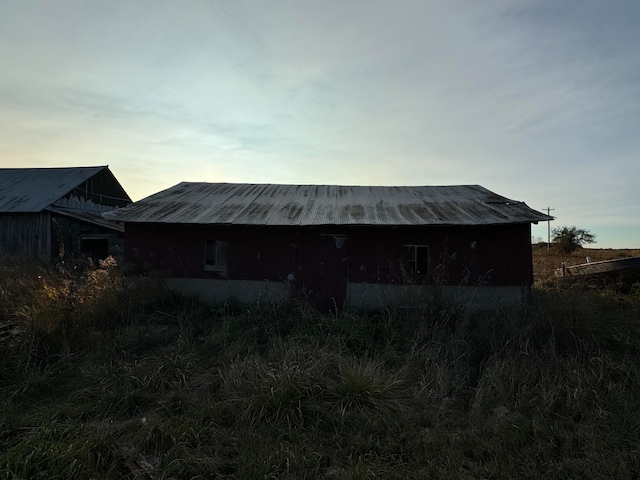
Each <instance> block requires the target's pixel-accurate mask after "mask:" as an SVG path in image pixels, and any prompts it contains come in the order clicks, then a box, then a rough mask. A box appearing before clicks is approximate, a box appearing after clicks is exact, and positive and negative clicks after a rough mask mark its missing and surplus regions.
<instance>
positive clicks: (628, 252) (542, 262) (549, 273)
mask: <svg viewBox="0 0 640 480" xmlns="http://www.w3.org/2000/svg"><path fill="white" fill-rule="evenodd" d="M587 257H589V258H590V259H591V261H592V262H599V261H601V260H615V259H618V258H626V257H640V249H620V250H614V249H610V248H579V249H577V250H574V251H573V252H571V253H562V252H560V251H559V250H558V249H557V248H556V247H555V246H554V245H552V246H551V248H550V249H549V250H547V245H546V244H540V245H535V246H534V247H533V273H534V281H535V283H536V284H538V285H540V284H541V283H544V282H546V281H547V280H549V279H551V278H553V277H554V273H553V272H554V270H555V269H556V268H559V267H560V265H561V264H562V263H563V262H565V263H566V264H567V265H568V266H571V265H579V264H581V263H586V259H587Z"/></svg>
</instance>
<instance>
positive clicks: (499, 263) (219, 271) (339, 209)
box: [105, 182, 551, 311]
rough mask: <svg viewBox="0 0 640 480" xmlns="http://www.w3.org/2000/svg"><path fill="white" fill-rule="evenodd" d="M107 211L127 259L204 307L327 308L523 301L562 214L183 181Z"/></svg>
mask: <svg viewBox="0 0 640 480" xmlns="http://www.w3.org/2000/svg"><path fill="white" fill-rule="evenodd" d="M105 216H106V217H107V218H109V219H112V220H118V221H122V222H124V224H125V231H126V240H127V243H126V248H125V261H126V262H127V263H130V264H132V265H133V266H134V267H135V268H136V269H137V271H138V272H140V273H144V272H149V271H151V270H157V271H162V272H163V274H164V276H165V277H166V281H167V285H168V286H169V287H170V288H172V289H175V290H178V291H181V292H184V293H192V294H196V295H199V296H200V297H202V298H203V299H204V300H205V301H209V302H213V303H215V302H225V301H235V302H238V303H241V304H250V303H253V302H257V301H261V300H269V301H271V300H282V299H286V298H290V297H292V296H293V297H303V298H305V299H307V300H309V301H311V302H312V303H314V304H315V305H317V306H318V307H319V308H320V309H321V310H323V311H328V310H331V311H341V310H343V309H344V308H348V309H378V308H382V307H385V306H389V305H398V306H412V305H413V306H415V305H422V304H424V303H425V302H429V301H431V300H432V299H433V297H434V295H444V296H445V297H447V298H448V299H450V300H452V301H459V302H470V303H473V304H474V305H481V304H495V303H496V302H498V303H505V304H506V303H509V304H512V303H514V302H515V303H519V302H521V301H522V300H523V299H526V298H527V297H528V293H529V288H530V286H531V284H532V282H533V267H532V258H531V223H537V222H539V221H546V220H548V219H550V218H551V217H549V216H547V215H544V214H543V213H540V212H538V211H535V210H533V209H531V208H529V207H528V206H527V205H526V204H525V203H523V202H520V201H514V200H510V199H508V198H505V197H502V196H500V195H497V194H495V193H493V192H491V191H489V190H487V189H485V188H483V187H481V186H478V185H460V186H396V187H386V186H337V185H275V184H231V183H190V182H183V183H180V184H178V185H176V186H174V187H172V188H169V189H167V190H164V191H161V192H159V193H157V194H155V195H152V196H150V197H147V198H145V199H143V200H141V201H139V202H136V203H134V204H132V205H130V206H128V207H126V208H122V209H119V210H117V211H113V212H109V213H107V214H105Z"/></svg>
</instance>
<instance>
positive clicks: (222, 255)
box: [204, 240, 228, 272]
mask: <svg viewBox="0 0 640 480" xmlns="http://www.w3.org/2000/svg"><path fill="white" fill-rule="evenodd" d="M227 247H228V243H227V242H226V241H224V240H207V245H206V248H205V255H204V269H205V270H212V271H215V272H225V271H226V270H227Z"/></svg>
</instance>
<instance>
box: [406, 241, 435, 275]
mask: <svg viewBox="0 0 640 480" xmlns="http://www.w3.org/2000/svg"><path fill="white" fill-rule="evenodd" d="M403 265H404V269H405V272H406V274H407V275H408V276H409V277H410V278H411V279H413V278H415V277H416V276H421V275H426V274H428V273H429V246H428V245H405V246H404V262H403Z"/></svg>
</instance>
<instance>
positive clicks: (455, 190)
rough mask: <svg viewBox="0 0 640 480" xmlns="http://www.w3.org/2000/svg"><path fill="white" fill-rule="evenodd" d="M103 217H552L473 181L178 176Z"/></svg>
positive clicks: (460, 220)
mask: <svg viewBox="0 0 640 480" xmlns="http://www.w3.org/2000/svg"><path fill="white" fill-rule="evenodd" d="M103 215H104V216H105V217H106V218H110V219H113V220H120V221H124V222H135V223H182V224H223V225H269V226H277V225H293V226H296V225H297V226H305V225H306V226H310V225H398V226H400V225H490V224H508V223H531V222H534V223H536V222H539V221H546V220H550V219H552V217H549V216H548V215H545V214H543V213H540V212H538V211H536V210H533V209H531V208H529V207H528V206H527V205H526V204H525V203H523V202H518V201H514V200H510V199H508V198H505V197H502V196H500V195H497V194H495V193H493V192H490V191H489V190H487V189H485V188H483V187H481V186H479V185H458V186H424V187H420V186H404V187H366V186H338V185H273V184H233V183H189V182H183V183H180V184H178V185H176V186H174V187H171V188H169V189H167V190H163V191H161V192H159V193H156V194H155V195H152V196H150V197H147V198H145V199H143V200H140V201H138V202H136V203H133V204H132V205H129V206H127V207H124V208H120V209H118V210H113V211H111V212H107V213H104V214H103Z"/></svg>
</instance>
